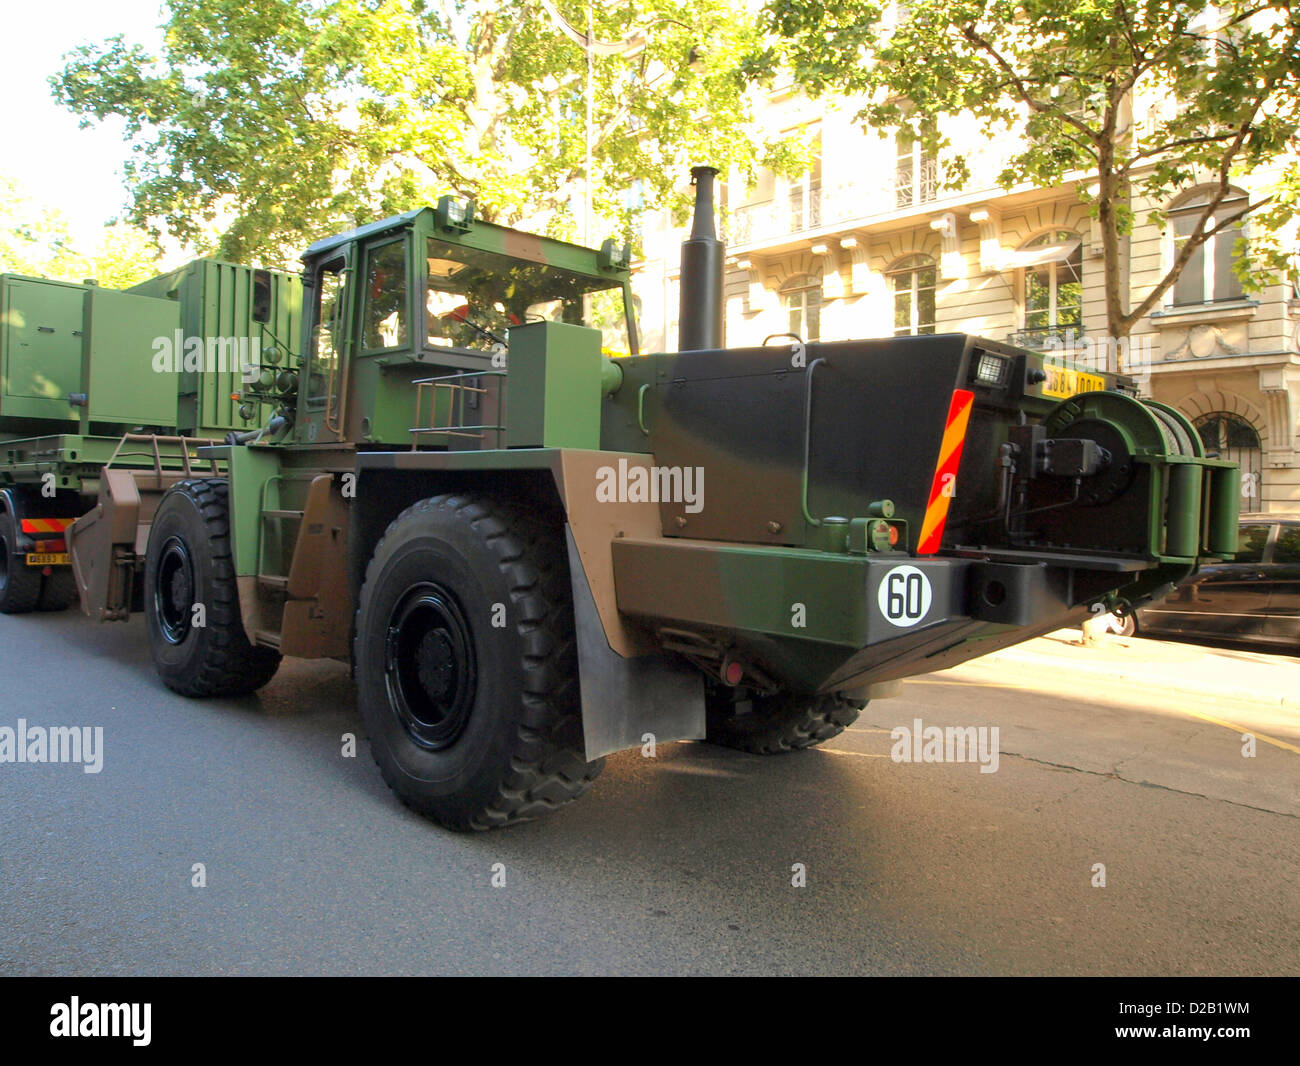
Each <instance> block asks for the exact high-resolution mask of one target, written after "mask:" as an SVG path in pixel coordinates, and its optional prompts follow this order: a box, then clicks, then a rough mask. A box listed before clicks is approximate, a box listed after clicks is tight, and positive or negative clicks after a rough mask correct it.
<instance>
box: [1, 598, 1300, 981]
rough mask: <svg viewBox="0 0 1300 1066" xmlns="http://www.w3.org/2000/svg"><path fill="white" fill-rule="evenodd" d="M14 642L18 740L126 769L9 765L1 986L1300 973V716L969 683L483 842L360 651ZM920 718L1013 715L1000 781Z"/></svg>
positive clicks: (74, 634)
mask: <svg viewBox="0 0 1300 1066" xmlns="http://www.w3.org/2000/svg"><path fill="white" fill-rule="evenodd" d="M1205 654H1206V655H1219V654H1223V655H1225V660H1224V662H1225V667H1224V668H1225V669H1231V661H1230V658H1228V657H1227V656H1229V655H1230V653H1220V652H1215V651H1212V650H1206V651H1205ZM0 655H2V656H3V662H4V675H3V676H4V689H3V692H4V696H3V699H2V700H0V727H2V726H9V727H14V726H16V721H17V719H18V718H19V717H25V718H26V719H27V721H28V722H29V723H30V724H32V725H47V726H49V725H92V726H96V725H98V726H102V727H103V729H104V741H103V745H104V749H103V760H104V761H103V769H102V772H100V773H98V774H86V773H84V772H83V771H82V769H81V768H80V767H78V766H71V765H58V766H51V765H28V764H23V765H14V764H0V817H3V819H4V829H3V833H0V974H77V975H82V974H86V975H98V974H120V975H135V974H369V973H375V974H423V973H441V974H469V973H492V974H497V973H500V974H515V973H527V974H538V973H547V974H549V973H574V974H605V973H611V974H660V973H674V974H676V973H684V974H716V973H721V974H810V973H830V974H846V973H851V974H858V973H861V974H1188V975H1197V974H1237V973H1243V974H1246V973H1251V974H1254V973H1259V974H1280V973H1291V974H1295V973H1300V921H1297V917H1296V916H1297V910H1298V905H1300V888H1298V887H1297V885H1298V884H1300V877H1298V874H1300V820H1298V819H1300V803H1298V797H1300V716H1296V715H1294V714H1292V715H1279V714H1278V713H1277V712H1276V708H1274V710H1273V711H1272V712H1268V711H1267V710H1265V709H1261V708H1258V707H1252V706H1250V705H1246V704H1242V705H1240V706H1233V705H1231V704H1230V703H1227V704H1225V701H1224V700H1223V699H1221V698H1220V699H1217V700H1213V699H1201V698H1198V697H1195V696H1189V695H1180V694H1178V693H1175V692H1171V693H1169V694H1168V695H1165V696H1160V695H1153V694H1152V693H1151V692H1149V691H1146V692H1142V693H1137V692H1135V691H1134V690H1132V689H1129V688H1127V687H1125V686H1124V685H1122V684H1108V683H1106V682H1105V681H1104V680H1098V679H1097V678H1096V677H1089V678H1086V679H1085V678H1078V677H1072V676H1071V675H1070V674H1069V673H1068V672H1064V671H1062V670H1034V669H1029V668H1025V669H1018V670H1017V671H1015V675H1014V677H1010V678H1008V677H1006V676H1005V671H1003V672H1001V673H998V672H995V671H990V670H988V669H982V668H978V667H964V668H961V669H960V670H958V671H956V672H955V673H954V672H949V673H947V674H943V675H932V676H929V677H926V678H920V679H917V680H914V681H911V682H908V683H907V684H906V685H905V688H904V691H903V695H902V697H901V698H898V699H892V700H885V701H879V702H875V703H873V704H871V705H870V706H869V707H868V708H867V709H866V711H865V712H864V713H863V716H862V718H861V719H860V720H859V723H858V724H857V726H855V727H854V728H853V729H852V730H851V731H849V732H846V733H845V734H843V735H842V736H840V737H838V738H836V739H835V740H833V741H831V742H829V744H828V745H827V747H826V748H825V749H823V750H818V751H811V752H805V753H800V754H797V755H792V756H782V757H775V758H763V757H759V756H751V755H745V754H740V753H736V752H731V751H727V750H722V749H716V748H712V747H709V746H707V745H703V744H694V743H683V744H671V745H664V746H661V747H660V749H659V752H658V757H657V758H655V759H653V760H651V759H645V758H642V756H641V755H640V754H639V753H637V752H630V753H623V754H620V755H617V756H613V757H611V758H610V759H609V761H608V763H607V766H606V769H605V772H604V774H603V775H602V777H601V778H600V779H599V780H598V781H597V783H596V785H595V787H594V788H593V789H592V791H591V792H590V793H588V795H587V796H586V797H585V798H584V799H582V800H581V801H579V802H578V803H577V804H575V805H573V806H571V807H569V808H567V809H566V810H565V811H563V812H561V813H560V814H559V815H557V816H555V817H553V818H551V819H550V820H548V821H543V822H536V823H531V824H528V825H523V826H519V827H517V828H514V829H510V830H506V831H502V832H495V833H487V834H478V835H472V836H459V835H455V834H452V833H448V832H446V831H443V830H441V829H439V828H438V827H436V826H434V825H432V824H430V823H426V822H424V821H422V820H420V819H419V818H417V817H415V816H413V815H411V814H410V813H408V812H407V811H406V810H405V809H404V808H403V807H401V805H400V804H399V803H398V802H397V801H396V800H395V799H394V798H393V797H392V796H391V795H390V794H389V793H388V791H387V790H386V788H385V787H384V785H383V783H382V781H381V780H380V777H379V774H378V771H377V770H376V769H375V767H374V765H373V763H372V762H371V760H370V756H369V752H368V750H367V748H366V744H365V741H364V738H363V737H361V736H360V728H359V720H358V718H357V715H356V712H355V708H354V701H353V696H352V691H351V687H350V684H349V680H348V676H347V671H346V669H344V668H343V667H340V666H338V665H336V664H332V663H304V662H300V661H290V662H287V663H286V665H285V666H284V667H282V669H281V671H280V673H279V675H278V676H277V678H276V679H275V681H273V682H272V683H271V685H269V686H268V687H267V688H266V689H264V690H263V691H262V693H261V694H259V696H258V697H256V698H250V699H247V700H239V701H206V702H196V701H188V700H184V699H182V698H180V697H177V696H175V695H173V694H172V693H170V692H168V691H167V690H166V689H164V688H163V687H162V686H161V685H160V684H159V682H158V681H157V680H156V679H155V677H154V674H153V670H152V666H151V664H150V662H149V658H148V652H147V649H146V647H145V643H144V633H143V628H142V625H141V623H140V622H139V620H138V619H137V620H135V621H133V622H131V623H128V624H126V625H107V626H96V625H93V624H91V623H89V622H87V621H85V620H83V619H81V618H80V617H79V616H76V615H74V614H71V613H69V614H67V615H61V616H40V615H35V616H26V617H21V618H10V617H0ZM1198 715H1199V717H1198ZM918 718H919V719H921V720H922V722H923V724H924V725H926V726H930V725H938V726H947V725H961V726H995V725H996V726H997V727H998V728H999V731H1000V735H999V747H1000V751H1001V755H1000V759H999V762H998V768H997V771H996V772H993V773H981V772H980V769H979V767H978V765H975V764H972V763H964V764H947V763H945V764H935V763H913V764H907V763H897V762H895V761H893V760H892V759H891V758H890V757H889V753H890V749H891V746H892V740H891V737H890V734H889V730H891V729H893V728H894V727H895V726H900V725H906V726H909V727H910V726H912V724H913V722H914V720H915V719H918ZM1210 719H1213V720H1210ZM1265 725H1266V726H1267V728H1265ZM1243 730H1259V731H1261V732H1262V733H1266V734H1267V735H1268V736H1269V737H1270V738H1271V741H1270V742H1260V743H1259V744H1258V747H1257V752H1256V755H1255V757H1254V758H1244V757H1243V756H1242V741H1241V737H1240V735H1239V733H1240V731H1243ZM349 732H353V733H357V734H358V744H357V749H358V750H357V755H356V757H355V758H346V757H343V755H342V754H341V748H342V740H341V738H342V736H343V734H345V733H349ZM196 863H202V864H204V869H205V873H206V886H205V887H201V888H199V887H194V886H193V885H192V877H193V874H192V870H193V867H194V864H196ZM1099 863H1100V864H1104V867H1105V876H1106V884H1105V887H1096V886H1094V883H1093V882H1094V880H1095V879H1096V877H1097V871H1096V864H1099ZM496 864H502V866H503V868H504V874H505V884H504V886H501V887H494V885H493V879H494V867H495V870H496V872H497V874H498V875H499V874H500V872H501V869H502V867H497V866H496ZM795 864H803V866H804V869H805V871H806V874H805V876H806V885H805V886H804V887H794V886H793V885H792V883H791V882H792V878H794V877H795V874H794V873H793V872H792V867H794V865H795ZM499 879H500V877H499V876H498V877H497V880H499Z"/></svg>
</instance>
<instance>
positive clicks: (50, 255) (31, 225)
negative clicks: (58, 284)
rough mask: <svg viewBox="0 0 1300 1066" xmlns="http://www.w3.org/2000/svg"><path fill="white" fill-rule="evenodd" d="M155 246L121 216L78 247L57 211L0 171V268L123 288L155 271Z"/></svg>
mask: <svg viewBox="0 0 1300 1066" xmlns="http://www.w3.org/2000/svg"><path fill="white" fill-rule="evenodd" d="M159 269H160V268H159V265H158V248H157V246H156V245H155V244H154V242H153V240H152V238H150V236H149V235H148V234H147V233H145V232H144V231H143V230H140V229H137V228H136V227H135V226H131V225H128V224H127V223H124V222H118V223H114V224H113V225H110V226H105V227H104V229H103V230H102V231H101V233H100V234H99V238H98V240H97V241H96V242H95V244H94V246H93V247H90V248H79V247H78V246H77V242H76V241H75V240H74V239H73V237H72V234H71V231H70V229H69V226H68V220H67V218H66V217H65V216H64V215H63V213H62V212H60V211H57V210H52V209H50V208H42V207H40V206H38V205H37V204H36V203H35V202H34V201H33V200H32V198H31V197H30V196H29V195H27V194H26V193H25V192H24V191H23V190H22V189H21V188H20V187H19V186H18V184H17V183H16V182H15V181H13V180H12V179H11V178H6V177H0V274H27V275H29V276H32V277H44V278H55V279H58V280H60V281H81V280H83V279H84V278H94V279H95V280H96V281H98V282H99V283H100V284H101V285H103V286H105V287H107V288H112V289H125V288H128V287H130V286H131V285H135V284H136V283H137V282H141V281H144V280H145V279H146V278H149V277H152V276H153V275H154V274H156V273H158V271H159Z"/></svg>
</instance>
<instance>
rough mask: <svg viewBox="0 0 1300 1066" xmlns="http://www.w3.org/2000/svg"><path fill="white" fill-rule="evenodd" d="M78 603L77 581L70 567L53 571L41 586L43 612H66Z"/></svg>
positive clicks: (40, 605) (40, 604)
mask: <svg viewBox="0 0 1300 1066" xmlns="http://www.w3.org/2000/svg"><path fill="white" fill-rule="evenodd" d="M76 602H77V579H76V577H75V576H73V573H72V570H71V569H70V568H68V567H60V568H59V569H57V570H52V571H51V572H50V575H49V577H47V578H46V579H45V584H44V585H42V586H41V601H40V603H39V604H38V606H39V608H40V609H41V610H42V611H66V610H67V609H68V608H69V607H71V606H72V605H73V604H74V603H76Z"/></svg>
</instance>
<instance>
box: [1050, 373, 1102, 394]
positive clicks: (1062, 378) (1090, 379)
mask: <svg viewBox="0 0 1300 1066" xmlns="http://www.w3.org/2000/svg"><path fill="white" fill-rule="evenodd" d="M1043 369H1044V370H1045V371H1046V372H1047V380H1046V381H1045V382H1043V395H1044V396H1056V397H1059V398H1060V399H1065V398H1066V397H1068V396H1074V395H1075V394H1076V393H1080V392H1101V391H1103V390H1104V389H1105V388H1106V379H1105V378H1103V377H1100V376H1098V375H1097V374H1085V373H1084V372H1083V371H1082V370H1067V369H1066V368H1065V367H1063V366H1045V367H1043Z"/></svg>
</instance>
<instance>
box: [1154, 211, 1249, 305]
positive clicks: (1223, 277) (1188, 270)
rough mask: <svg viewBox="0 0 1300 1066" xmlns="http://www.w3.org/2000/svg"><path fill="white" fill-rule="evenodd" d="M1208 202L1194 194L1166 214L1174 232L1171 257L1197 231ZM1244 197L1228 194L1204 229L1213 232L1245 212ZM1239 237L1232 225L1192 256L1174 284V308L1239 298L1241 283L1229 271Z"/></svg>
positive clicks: (1237, 230) (1239, 234)
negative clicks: (1221, 223) (1219, 225)
mask: <svg viewBox="0 0 1300 1066" xmlns="http://www.w3.org/2000/svg"><path fill="white" fill-rule="evenodd" d="M1209 202H1210V193H1209V192H1206V191H1204V190H1194V191H1192V192H1191V193H1189V194H1188V195H1187V196H1186V197H1185V198H1184V199H1183V200H1181V201H1180V202H1179V203H1178V205H1177V206H1176V207H1174V208H1172V209H1171V210H1170V212H1169V221H1170V225H1171V227H1172V229H1173V240H1174V255H1175V256H1176V255H1177V254H1178V253H1179V251H1180V250H1181V249H1182V247H1183V244H1184V242H1185V241H1186V240H1187V238H1188V237H1189V236H1190V235H1191V233H1192V231H1193V230H1194V229H1196V223H1197V222H1198V221H1199V220H1200V217H1201V215H1202V213H1203V212H1204V211H1205V207H1206V205H1207V204H1208V203H1209ZM1246 203H1247V199H1246V195H1245V194H1244V193H1242V192H1239V191H1237V190H1236V189H1233V190H1231V191H1230V192H1229V193H1228V195H1227V198H1225V200H1224V201H1223V203H1221V204H1220V205H1219V206H1218V207H1217V208H1215V210H1214V214H1213V216H1212V217H1211V219H1210V220H1209V221H1208V222H1206V224H1205V228H1206V229H1207V230H1208V229H1213V228H1214V226H1216V225H1218V224H1219V223H1220V222H1222V221H1224V220H1225V219H1230V218H1232V217H1233V216H1234V215H1237V214H1240V213H1241V212H1242V211H1243V210H1245V208H1246ZM1240 237H1241V226H1240V225H1232V226H1228V227H1227V228H1226V229H1223V230H1221V231H1220V232H1218V233H1216V234H1215V235H1214V236H1213V237H1211V238H1210V239H1209V240H1207V241H1206V242H1205V243H1204V244H1202V245H1201V246H1200V247H1199V248H1197V249H1196V251H1194V252H1193V253H1192V256H1191V258H1190V259H1188V260H1187V265H1186V266H1185V267H1183V272H1182V273H1181V274H1179V275H1178V280H1177V281H1176V282H1174V296H1173V300H1174V306H1175V307H1181V306H1187V305H1189V304H1208V303H1214V302H1215V301H1217V300H1238V299H1240V298H1241V297H1242V295H1243V293H1242V288H1241V282H1240V281H1239V280H1238V278H1237V275H1236V274H1234V273H1233V271H1232V263H1233V260H1234V259H1235V258H1236V256H1235V255H1234V249H1235V246H1236V243H1237V241H1238V239H1239V238H1240Z"/></svg>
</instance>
